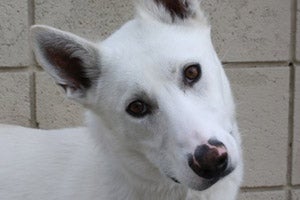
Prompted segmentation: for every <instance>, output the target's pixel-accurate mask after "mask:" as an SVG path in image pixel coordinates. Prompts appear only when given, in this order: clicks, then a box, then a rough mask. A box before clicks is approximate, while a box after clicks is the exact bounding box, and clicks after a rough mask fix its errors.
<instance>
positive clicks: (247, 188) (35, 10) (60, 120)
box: [0, 0, 300, 200]
mask: <svg viewBox="0 0 300 200" xmlns="http://www.w3.org/2000/svg"><path fill="white" fill-rule="evenodd" d="M297 5H298V10H299V9H300V1H299V2H298V3H297V0H264V1H262V0H251V1H248V0H205V1H204V2H203V6H204V8H205V10H206V11H207V13H208V14H209V17H210V19H211V24H212V32H213V35H212V36H213V41H214V44H215V46H216V48H217V51H218V54H219V56H220V59H221V60H222V61H223V63H224V66H225V68H226V71H227V74H228V76H229V78H230V80H231V83H232V88H233V90H234V94H235V97H236V103H237V108H238V120H239V124H240V130H241V133H242V137H243V140H244V154H245V181H244V184H243V188H242V190H241V195H240V199H244V200H246V199H249V200H252V199H257V200H271V199H272V200H277V199H278V200H279V199H280V200H281V199H282V200H290V199H292V200H299V199H300V63H299V62H298V61H299V60H300V49H299V47H300V30H299V31H297V27H298V28H300V18H299V17H300V15H299V13H297V11H298V10H297ZM132 11H133V5H132V3H131V1H129V0H89V1H84V0H64V1H60V0H52V1H47V0H11V1H6V0H0V84H1V87H0V122H1V123H11V124H19V125H23V126H29V127H37V128H44V129H51V128H60V127H67V126H78V125H81V124H82V119H83V117H82V113H83V109H82V108H81V107H80V106H79V105H77V104H75V103H73V102H70V101H69V100H66V99H65V97H64V95H63V92H62V91H61V90H60V89H59V88H58V87H56V86H55V84H54V83H53V81H52V80H51V79H50V78H49V76H48V75H46V74H45V73H44V72H43V71H42V70H41V68H40V67H39V66H38V65H37V64H36V62H35V61H34V59H33V54H32V52H31V49H30V46H29V42H28V28H29V27H30V26H31V25H32V24H47V25H51V26H54V27H57V28H61V29H63V30H67V31H71V32H74V33H76V34H78V35H80V36H83V37H87V38H89V39H91V40H99V39H104V38H105V37H106V36H107V35H109V34H110V33H111V32H112V31H113V30H115V29H117V28H118V27H120V25H121V24H122V23H123V22H125V21H127V20H128V19H130V18H131V17H132V15H133V12H132ZM297 17H298V20H297Z"/></svg>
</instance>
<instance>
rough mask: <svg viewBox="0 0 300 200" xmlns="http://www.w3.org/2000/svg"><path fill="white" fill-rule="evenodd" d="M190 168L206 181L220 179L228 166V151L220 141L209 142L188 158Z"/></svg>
mask: <svg viewBox="0 0 300 200" xmlns="http://www.w3.org/2000/svg"><path fill="white" fill-rule="evenodd" d="M188 163H189V166H190V168H191V169H192V170H193V171H194V172H195V173H196V174H197V175H198V176H200V177H202V178H205V179H213V178H219V177H220V176H221V175H222V173H223V172H224V171H225V170H226V168H227V165H228V154H227V149H226V147H225V146H224V144H223V143H221V142H220V141H218V140H215V139H213V140H209V141H208V143H207V144H203V145H200V146H198V147H197V148H196V150H195V152H194V155H192V154H190V155H189V157H188Z"/></svg>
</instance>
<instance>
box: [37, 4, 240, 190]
mask: <svg viewBox="0 0 300 200" xmlns="http://www.w3.org/2000/svg"><path fill="white" fill-rule="evenodd" d="M31 31H32V39H33V45H34V51H35V55H36V58H37V61H38V62H39V64H40V65H41V66H42V67H43V68H44V69H45V70H46V71H47V72H48V73H49V74H50V75H51V76H52V77H53V78H54V79H55V81H56V82H57V84H59V85H61V86H62V87H63V88H64V89H65V91H66V94H67V96H68V97H69V98H71V99H73V100H75V101H77V102H79V103H81V104H82V105H84V106H85V107H86V108H88V109H90V110H92V111H93V112H94V113H95V114H96V115H97V116H98V117H99V119H101V121H102V122H103V125H105V126H106V127H107V128H108V129H109V130H110V134H112V135H113V136H114V137H115V138H116V140H118V145H125V144H126V145H127V148H130V149H131V150H132V151H133V150H135V151H137V152H139V154H141V155H142V156H143V157H144V158H145V159H147V160H148V161H149V163H150V164H151V165H153V166H154V167H155V168H157V169H158V171H159V172H160V174H162V175H163V176H164V177H166V179H168V178H169V179H172V180H173V181H175V182H178V183H181V184H183V185H185V186H187V187H189V188H193V189H196V190H204V189H206V188H208V187H210V186H211V185H213V184H214V183H216V182H218V180H220V179H222V178H224V177H225V176H227V175H228V174H229V173H230V172H232V171H233V170H234V169H235V167H236V166H237V165H238V164H239V160H240V149H239V148H240V147H239V146H240V139H239V133H238V129H237V124H236V119H235V111H234V103H233V99H232V95H231V90H230V86H229V82H228V80H227V78H226V75H225V73H224V71H223V68H222V66H221V63H220V61H219V59H218V57H217V55H216V53H215V50H214V48H213V45H212V43H211V38H210V27H209V25H208V23H207V21H206V19H205V17H204V15H203V13H202V12H201V10H200V6H199V2H198V1H197V0H144V1H140V3H139V6H138V14H137V15H136V17H135V19H134V20H132V21H129V22H128V23H126V24H125V25H124V26H123V27H122V28H121V29H120V30H118V31H117V32H115V33H114V34H113V35H111V36H110V37H109V38H107V39H106V40H104V41H102V42H100V43H99V44H95V43H92V42H90V41H87V40H85V39H83V38H80V37H78V36H76V35H73V34H71V33H67V32H64V31H60V30H57V29H54V28H50V27H47V26H39V25H37V26H33V27H32V29H31ZM99 134H101V133H99Z"/></svg>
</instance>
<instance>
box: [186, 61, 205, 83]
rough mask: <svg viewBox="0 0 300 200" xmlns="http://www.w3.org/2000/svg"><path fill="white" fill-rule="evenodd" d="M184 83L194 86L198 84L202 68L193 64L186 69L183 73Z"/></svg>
mask: <svg viewBox="0 0 300 200" xmlns="http://www.w3.org/2000/svg"><path fill="white" fill-rule="evenodd" d="M183 75H184V81H185V82H186V83H187V84H189V85H193V84H194V83H196V82H197V81H198V80H199V79H200V77H201V66H200V64H198V63H197V64H191V65H188V66H186V67H185V69H184V71H183Z"/></svg>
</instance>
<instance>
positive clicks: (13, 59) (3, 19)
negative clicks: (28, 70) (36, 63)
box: [0, 0, 31, 67]
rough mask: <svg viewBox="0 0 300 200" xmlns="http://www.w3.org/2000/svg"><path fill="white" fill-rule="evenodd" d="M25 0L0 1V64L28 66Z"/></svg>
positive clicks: (28, 51) (28, 50) (28, 49)
mask: <svg viewBox="0 0 300 200" xmlns="http://www.w3.org/2000/svg"><path fill="white" fill-rule="evenodd" d="M30 51H31V50H30V48H29V43H28V9H27V0H11V1H1V2H0V66H6V67H13V66H28V65H29V64H30Z"/></svg>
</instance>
